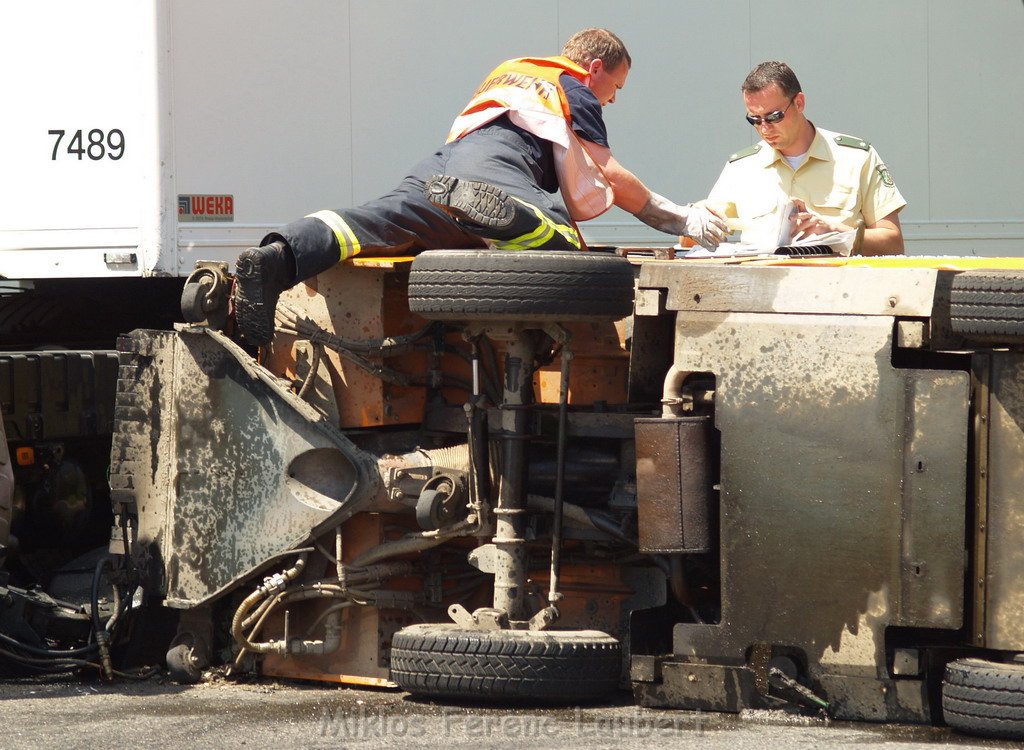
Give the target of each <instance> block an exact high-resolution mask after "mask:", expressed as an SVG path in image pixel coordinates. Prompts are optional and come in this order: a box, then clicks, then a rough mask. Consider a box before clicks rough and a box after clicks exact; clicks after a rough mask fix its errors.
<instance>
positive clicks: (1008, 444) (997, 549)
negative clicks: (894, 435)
mask: <svg viewBox="0 0 1024 750" xmlns="http://www.w3.org/2000/svg"><path fill="white" fill-rule="evenodd" d="M990 382H991V385H990V394H991V395H990V425H989V442H988V451H989V454H988V476H989V478H988V513H987V516H988V519H987V534H988V539H987V554H986V569H985V570H984V571H983V572H980V571H979V574H978V577H979V578H980V579H981V580H983V581H984V597H985V645H986V646H987V647H989V648H995V649H1004V650H1007V651H1021V650H1024V586H1022V585H1021V581H1024V544H1021V541H1020V538H1021V529H1022V528H1024V355H1021V354H1017V353H1011V352H997V353H993V355H992V370H991V381H990Z"/></svg>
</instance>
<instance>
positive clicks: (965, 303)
mask: <svg viewBox="0 0 1024 750" xmlns="http://www.w3.org/2000/svg"><path fill="white" fill-rule="evenodd" d="M949 317H950V327H951V328H952V330H953V332H954V333H957V334H960V335H961V336H964V337H967V338H978V337H980V338H982V339H984V340H987V341H991V340H992V339H994V338H1003V339H1005V340H1006V341H1007V342H1013V341H1018V340H1024V272H1017V271H963V272H962V273H958V274H956V275H955V276H954V277H953V281H952V288H951V291H950V306H949Z"/></svg>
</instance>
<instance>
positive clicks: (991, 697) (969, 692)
mask: <svg viewBox="0 0 1024 750" xmlns="http://www.w3.org/2000/svg"><path fill="white" fill-rule="evenodd" d="M942 713H943V715H944V716H945V719H946V723H947V724H949V726H951V727H953V728H954V729H956V730H958V731H961V732H964V733H966V734H976V735H984V736H988V737H1001V738H1004V739H1024V664H999V663H997V662H991V661H985V660H983V659H958V660H957V661H953V662H950V663H949V664H947V665H946V676H945V679H944V680H943V681H942Z"/></svg>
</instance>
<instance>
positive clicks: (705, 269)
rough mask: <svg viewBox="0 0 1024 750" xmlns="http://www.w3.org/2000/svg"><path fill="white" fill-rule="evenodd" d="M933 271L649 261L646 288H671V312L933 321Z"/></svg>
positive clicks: (668, 303) (935, 273)
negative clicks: (881, 316) (904, 316)
mask: <svg viewBox="0 0 1024 750" xmlns="http://www.w3.org/2000/svg"><path fill="white" fill-rule="evenodd" d="M938 273H939V272H938V271H937V270H935V269H930V268H884V269H883V268H841V267H840V268H835V267H809V266H798V267H792V268H783V267H766V266H760V267H756V266H755V267H749V266H735V265H733V266H711V265H688V264H686V263H685V262H679V263H675V264H666V263H649V264H645V265H644V266H643V268H642V269H641V271H640V284H639V286H640V289H641V290H643V289H666V290H667V295H666V303H665V306H666V308H667V309H668V310H687V311H704V312H729V311H732V312H784V313H816V314H846V315H907V316H916V317H928V316H930V315H931V314H932V309H933V307H934V297H935V285H936V279H937V276H938Z"/></svg>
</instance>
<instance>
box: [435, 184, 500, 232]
mask: <svg viewBox="0 0 1024 750" xmlns="http://www.w3.org/2000/svg"><path fill="white" fill-rule="evenodd" d="M424 193H425V194H426V197H427V200H429V201H430V202H431V203H433V204H434V205H435V206H437V207H438V208H440V209H441V210H443V211H445V212H447V213H449V214H451V215H452V216H454V217H455V218H456V219H461V220H464V221H469V222H472V223H474V224H477V225H479V226H484V227H490V228H492V229H504V228H505V227H507V226H509V225H510V224H511V223H512V220H513V219H514V218H515V207H514V206H513V205H512V199H511V198H510V197H509V195H508V193H506V192H505V191H504V190H502V189H501V188H497V187H494V185H488V184H487V183H486V182H478V181H476V180H460V179H459V178H457V177H450V176H447V175H444V176H440V177H434V178H432V179H431V180H430V181H429V182H427V184H426V187H425V188H424Z"/></svg>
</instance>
